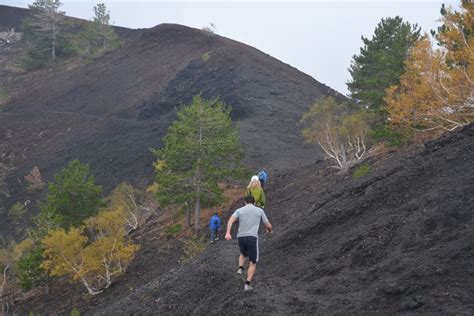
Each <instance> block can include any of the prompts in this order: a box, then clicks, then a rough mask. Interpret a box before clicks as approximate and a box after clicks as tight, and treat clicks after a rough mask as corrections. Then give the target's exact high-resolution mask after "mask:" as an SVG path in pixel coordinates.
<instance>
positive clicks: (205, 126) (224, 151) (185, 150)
mask: <svg viewBox="0 0 474 316" xmlns="http://www.w3.org/2000/svg"><path fill="white" fill-rule="evenodd" d="M177 116H178V118H177V120H176V121H175V122H173V123H172V124H171V126H170V127H169V129H168V134H167V135H166V136H165V138H164V147H163V148H162V149H160V150H154V151H153V152H154V154H155V155H156V156H157V158H158V160H157V162H156V164H155V171H156V182H157V183H158V192H157V197H158V201H159V202H160V203H161V204H162V205H168V204H173V203H177V204H185V203H189V204H191V203H192V204H194V218H195V221H194V227H195V231H196V233H197V232H198V231H199V225H200V221H199V217H200V211H201V208H202V207H203V206H204V207H205V206H212V205H215V204H217V203H219V202H221V200H222V192H223V190H222V188H220V187H219V182H223V181H226V180H229V179H239V178H242V176H243V175H244V174H245V169H244V167H243V165H242V160H243V158H244V151H243V148H242V146H241V144H240V137H239V131H238V129H237V127H236V126H234V124H233V123H232V120H231V118H230V108H229V107H227V106H226V105H225V104H224V103H223V102H221V101H219V100H205V99H203V98H201V97H200V96H196V97H194V98H193V102H192V104H191V105H189V106H186V107H183V108H182V109H181V110H179V111H178V113H177Z"/></svg>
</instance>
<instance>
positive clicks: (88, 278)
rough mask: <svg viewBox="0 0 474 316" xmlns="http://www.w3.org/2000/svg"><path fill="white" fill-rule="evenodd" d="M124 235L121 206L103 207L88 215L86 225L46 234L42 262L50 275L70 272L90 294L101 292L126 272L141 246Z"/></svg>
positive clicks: (68, 273) (68, 274) (69, 274)
mask: <svg viewBox="0 0 474 316" xmlns="http://www.w3.org/2000/svg"><path fill="white" fill-rule="evenodd" d="M85 229H87V230H88V234H85V232H84V230H85ZM125 235H126V233H125V221H124V217H123V216H122V215H121V213H120V210H104V211H102V212H100V213H99V214H97V215H96V216H93V217H91V218H89V219H88V220H87V221H86V222H85V227H73V228H71V229H70V230H69V231H67V232H66V231H65V230H64V229H63V228H59V229H56V230H53V231H51V232H50V233H49V234H48V235H47V236H46V237H44V238H43V240H42V246H43V247H44V253H43V256H44V258H45V259H44V261H43V263H42V265H41V266H42V268H44V269H45V270H46V271H48V273H49V275H51V276H63V275H67V276H69V277H70V278H72V279H73V280H77V281H80V282H81V283H82V284H83V285H84V286H85V287H86V289H87V291H88V293H89V294H91V295H97V294H100V293H102V292H103V291H104V290H105V289H107V288H109V287H110V285H111V284H112V282H113V280H114V279H115V278H116V277H117V276H118V275H120V274H122V273H124V271H125V268H126V266H127V265H128V263H129V262H130V261H131V260H132V259H133V256H134V254H135V252H136V251H137V250H138V246H137V245H135V244H133V243H131V242H129V241H127V240H126V238H125Z"/></svg>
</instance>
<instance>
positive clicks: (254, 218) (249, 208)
mask: <svg viewBox="0 0 474 316" xmlns="http://www.w3.org/2000/svg"><path fill="white" fill-rule="evenodd" d="M232 216H234V217H236V218H238V219H239V231H238V232H237V237H248V236H253V237H257V238H258V228H259V227H260V220H261V221H262V222H263V223H264V224H266V223H268V218H267V215H265V212H264V211H263V210H262V209H261V208H259V207H256V206H254V205H253V204H247V205H245V206H244V207H241V208H239V209H237V210H236V211H235V212H234V214H232Z"/></svg>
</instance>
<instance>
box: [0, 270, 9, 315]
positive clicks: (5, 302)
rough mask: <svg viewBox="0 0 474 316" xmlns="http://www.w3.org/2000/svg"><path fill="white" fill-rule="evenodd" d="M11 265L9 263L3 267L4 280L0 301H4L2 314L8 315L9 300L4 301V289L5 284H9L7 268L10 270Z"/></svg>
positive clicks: (0, 287)
mask: <svg viewBox="0 0 474 316" xmlns="http://www.w3.org/2000/svg"><path fill="white" fill-rule="evenodd" d="M9 267H10V265H9V264H7V265H6V266H5V267H4V268H3V282H2V284H1V285H0V301H1V302H2V314H1V315H6V314H7V313H8V310H9V306H8V301H6V300H5V301H4V298H3V291H4V290H5V285H6V284H7V270H8V268H9Z"/></svg>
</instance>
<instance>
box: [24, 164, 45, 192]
mask: <svg viewBox="0 0 474 316" xmlns="http://www.w3.org/2000/svg"><path fill="white" fill-rule="evenodd" d="M25 180H26V182H28V191H36V190H41V189H42V188H43V187H44V182H43V180H42V179H41V173H40V171H39V169H38V167H37V166H34V167H33V169H32V170H31V171H30V173H29V174H28V175H26V176H25Z"/></svg>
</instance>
